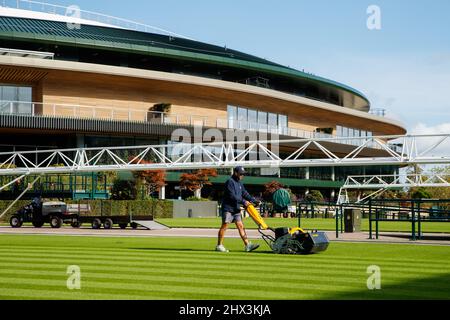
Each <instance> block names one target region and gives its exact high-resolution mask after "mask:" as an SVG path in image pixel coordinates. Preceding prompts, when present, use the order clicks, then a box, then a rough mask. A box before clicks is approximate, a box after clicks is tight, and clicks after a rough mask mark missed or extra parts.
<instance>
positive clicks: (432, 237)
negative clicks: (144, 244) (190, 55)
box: [0, 226, 450, 246]
mask: <svg viewBox="0 0 450 320" xmlns="http://www.w3.org/2000/svg"><path fill="white" fill-rule="evenodd" d="M217 232H218V229H195V228H172V229H169V230H146V229H141V228H139V229H137V230H133V229H126V230H121V229H111V230H105V229H99V230H93V229H91V228H87V227H85V228H79V229H75V228H72V227H62V228H60V229H52V228H50V227H42V228H33V227H22V228H18V229H13V228H11V227H9V226H0V235H2V234H7V235H55V236H58V235H59V236H99V237H190V238H216V237H217ZM326 234H327V236H328V238H329V240H330V241H332V242H363V243H367V242H369V243H392V244H414V245H440V246H450V234H437V233H434V234H433V233H426V234H423V239H422V240H416V241H411V234H410V233H401V232H398V233H393V232H389V233H388V232H383V233H380V237H379V239H378V240H375V239H369V233H368V232H360V233H343V234H339V238H338V239H337V238H336V232H334V231H327V232H326ZM247 235H248V237H249V238H250V239H260V238H261V236H260V234H259V232H258V231H257V230H247ZM373 236H374V237H375V234H374V235H373ZM226 237H228V238H239V233H238V231H237V230H236V229H230V230H228V231H227V234H226Z"/></svg>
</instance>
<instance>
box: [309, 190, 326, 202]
mask: <svg viewBox="0 0 450 320" xmlns="http://www.w3.org/2000/svg"><path fill="white" fill-rule="evenodd" d="M305 200H306V201H309V202H323V194H322V192H320V191H319V190H311V191H310V192H309V193H308V194H307V195H306V196H305Z"/></svg>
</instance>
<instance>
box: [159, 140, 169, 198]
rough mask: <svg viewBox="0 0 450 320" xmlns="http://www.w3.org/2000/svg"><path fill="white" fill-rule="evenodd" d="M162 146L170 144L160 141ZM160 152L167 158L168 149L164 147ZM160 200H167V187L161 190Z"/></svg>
mask: <svg viewBox="0 0 450 320" xmlns="http://www.w3.org/2000/svg"><path fill="white" fill-rule="evenodd" d="M159 144H160V145H166V144H168V141H167V140H160V141H159ZM159 152H161V153H162V154H163V155H164V156H166V148H164V147H162V148H160V149H159ZM159 199H160V200H166V186H164V187H161V188H159Z"/></svg>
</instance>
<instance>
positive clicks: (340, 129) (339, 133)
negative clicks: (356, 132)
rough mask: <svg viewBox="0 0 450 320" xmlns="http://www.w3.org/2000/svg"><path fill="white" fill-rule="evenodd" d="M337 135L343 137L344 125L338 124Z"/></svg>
mask: <svg viewBox="0 0 450 320" xmlns="http://www.w3.org/2000/svg"><path fill="white" fill-rule="evenodd" d="M336 135H337V136H338V137H342V127H341V126H336Z"/></svg>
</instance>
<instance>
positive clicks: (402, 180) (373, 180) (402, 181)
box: [338, 173, 450, 203]
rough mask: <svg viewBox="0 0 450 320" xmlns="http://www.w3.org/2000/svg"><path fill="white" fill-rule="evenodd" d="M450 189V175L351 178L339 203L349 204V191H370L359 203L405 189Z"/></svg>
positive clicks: (425, 174)
mask: <svg viewBox="0 0 450 320" xmlns="http://www.w3.org/2000/svg"><path fill="white" fill-rule="evenodd" d="M419 187H424V188H450V174H447V173H443V174H439V173H421V174H404V175H399V174H396V175H373V176H367V175H365V176H349V177H347V180H346V181H345V184H344V185H343V186H342V188H341V190H340V192H339V197H338V202H339V203H348V202H349V197H348V190H369V191H372V192H371V193H370V194H369V195H367V196H365V197H364V198H362V199H359V200H358V201H357V203H360V202H364V201H366V200H367V199H369V198H374V197H378V196H380V195H381V194H382V193H383V192H385V191H386V190H390V189H391V190H392V189H403V188H419Z"/></svg>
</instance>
